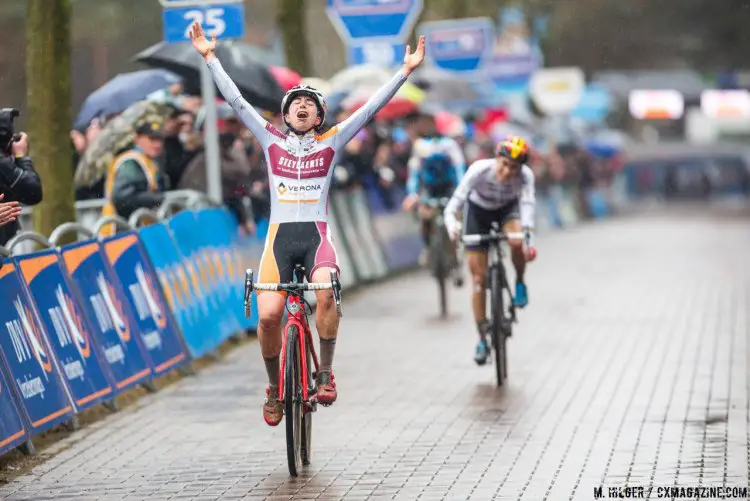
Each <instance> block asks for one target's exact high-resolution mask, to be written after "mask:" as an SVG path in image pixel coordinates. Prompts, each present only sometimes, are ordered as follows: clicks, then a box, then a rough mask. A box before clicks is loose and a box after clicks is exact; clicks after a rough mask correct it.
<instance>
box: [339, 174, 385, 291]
mask: <svg viewBox="0 0 750 501" xmlns="http://www.w3.org/2000/svg"><path fill="white" fill-rule="evenodd" d="M347 202H348V212H349V213H351V215H352V219H353V221H354V227H355V228H356V230H357V236H358V237H359V239H360V240H361V241H362V242H363V243H364V247H365V250H366V252H367V255H368V260H369V261H370V263H372V268H373V271H374V274H375V277H376V278H382V277H384V276H386V275H387V274H388V265H387V263H386V259H385V255H384V254H383V248H382V246H381V245H380V242H378V239H377V237H376V235H375V228H374V227H373V224H372V214H370V210H369V208H368V207H367V197H366V195H365V192H364V190H363V189H361V188H360V189H357V190H354V191H353V192H351V193H350V194H349V196H348V197H347Z"/></svg>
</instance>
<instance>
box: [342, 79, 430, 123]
mask: <svg viewBox="0 0 750 501" xmlns="http://www.w3.org/2000/svg"><path fill="white" fill-rule="evenodd" d="M377 91H378V89H377V88H374V87H368V86H364V87H360V88H358V89H356V90H355V91H354V92H353V93H352V94H351V95H349V96H348V97H347V98H346V99H345V100H344V102H343V103H342V106H343V107H344V108H345V109H347V110H349V111H356V110H358V109H359V108H361V107H362V106H364V104H365V103H366V102H367V101H368V100H369V99H370V97H372V95H373V94H375V93H376V92H377ZM423 100H424V92H423V91H421V90H420V89H419V88H417V87H416V86H414V85H411V84H409V83H408V82H407V83H406V84H404V85H403V86H402V87H401V88H400V89H399V90H398V92H397V93H396V95H395V96H394V97H393V98H392V99H391V100H390V101H389V102H388V104H386V105H385V106H384V107H383V108H382V109H381V110H380V111H379V112H378V114H377V115H376V117H377V118H379V119H381V120H395V119H397V118H401V117H404V116H406V115H408V114H410V113H414V112H415V111H417V110H418V109H419V103H420V102H422V101H423Z"/></svg>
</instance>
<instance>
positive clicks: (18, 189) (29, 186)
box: [0, 130, 42, 245]
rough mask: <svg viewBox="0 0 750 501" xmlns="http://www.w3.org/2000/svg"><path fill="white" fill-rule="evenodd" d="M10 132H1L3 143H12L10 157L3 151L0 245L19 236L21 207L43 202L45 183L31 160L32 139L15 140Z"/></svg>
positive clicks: (1, 160)
mask: <svg viewBox="0 0 750 501" xmlns="http://www.w3.org/2000/svg"><path fill="white" fill-rule="evenodd" d="M9 132H10V131H3V130H0V143H1V144H2V145H3V146H4V145H6V144H8V143H10V148H9V150H8V151H9V154H7V155H6V154H4V153H2V151H4V148H3V149H0V197H2V198H1V199H0V202H2V203H0V245H5V244H6V243H8V240H10V239H11V238H13V237H14V236H15V235H16V233H18V230H19V228H20V226H19V224H18V220H17V218H18V216H19V214H20V207H19V204H26V205H36V204H38V203H39V202H41V201H42V181H41V180H40V179H39V175H38V174H37V173H36V171H35V170H34V163H33V162H32V160H31V158H30V157H29V137H28V136H27V135H26V133H25V132H22V133H21V134H20V137H19V138H18V140H16V141H13V140H12V138H11V136H12V134H9Z"/></svg>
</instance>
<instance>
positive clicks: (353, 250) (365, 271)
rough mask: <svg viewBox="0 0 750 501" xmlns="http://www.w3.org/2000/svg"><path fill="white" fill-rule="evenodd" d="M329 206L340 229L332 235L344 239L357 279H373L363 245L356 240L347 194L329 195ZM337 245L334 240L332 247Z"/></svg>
mask: <svg viewBox="0 0 750 501" xmlns="http://www.w3.org/2000/svg"><path fill="white" fill-rule="evenodd" d="M331 204H332V205H333V210H335V211H336V215H337V216H338V218H337V219H338V223H339V227H340V229H341V231H340V232H339V233H338V234H337V235H334V237H338V238H342V239H344V238H345V239H346V244H347V246H348V248H349V252H350V255H351V258H352V262H353V264H354V268H355V270H356V273H357V279H358V280H364V281H369V280H373V279H375V269H374V268H373V264H372V263H371V262H370V260H369V259H368V256H367V252H366V250H365V244H364V242H362V241H361V240H360V239H359V238H357V229H356V227H355V225H354V218H353V216H352V214H351V212H350V210H349V206H348V205H349V204H348V203H347V193H345V192H338V191H337V192H333V193H331ZM337 243H338V242H337V241H336V240H335V239H334V246H335V245H337Z"/></svg>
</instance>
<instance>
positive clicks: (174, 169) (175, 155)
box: [160, 106, 202, 187]
mask: <svg viewBox="0 0 750 501" xmlns="http://www.w3.org/2000/svg"><path fill="white" fill-rule="evenodd" d="M170 108H171V112H170V114H169V116H168V117H167V120H166V122H165V123H164V157H163V158H162V159H161V161H160V165H161V166H162V168H163V170H164V173H165V174H166V175H167V177H168V178H169V185H170V186H171V187H174V186H177V185H178V184H179V182H180V179H181V178H182V174H183V173H184V172H185V167H187V164H188V163H189V162H190V160H192V159H193V157H194V156H195V155H196V154H197V153H198V152H199V151H200V149H201V147H202V141H196V139H197V138H196V136H198V134H197V132H196V131H194V130H193V124H194V121H195V119H194V117H193V115H192V113H190V112H186V111H184V110H181V109H178V108H177V107H175V106H170Z"/></svg>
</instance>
